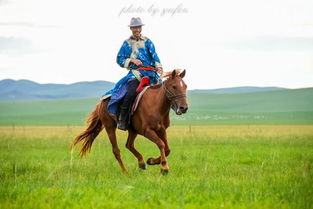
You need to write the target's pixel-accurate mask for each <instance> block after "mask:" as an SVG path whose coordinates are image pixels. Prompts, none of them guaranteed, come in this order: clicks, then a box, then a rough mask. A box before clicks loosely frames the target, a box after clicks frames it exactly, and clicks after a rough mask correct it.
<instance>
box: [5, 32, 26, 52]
mask: <svg viewBox="0 0 313 209" xmlns="http://www.w3.org/2000/svg"><path fill="white" fill-rule="evenodd" d="M31 51H32V47H31V42H30V41H29V40H27V39H22V38H15V37H1V36H0V53H17V54H23V53H28V52H31Z"/></svg>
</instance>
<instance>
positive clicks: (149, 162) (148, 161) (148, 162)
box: [147, 157, 154, 165]
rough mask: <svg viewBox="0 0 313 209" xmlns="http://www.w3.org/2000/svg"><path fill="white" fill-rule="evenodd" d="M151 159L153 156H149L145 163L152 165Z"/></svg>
mask: <svg viewBox="0 0 313 209" xmlns="http://www.w3.org/2000/svg"><path fill="white" fill-rule="evenodd" d="M152 160H153V158H152V157H150V158H149V159H148V160H147V164H148V165H154V164H153V163H152Z"/></svg>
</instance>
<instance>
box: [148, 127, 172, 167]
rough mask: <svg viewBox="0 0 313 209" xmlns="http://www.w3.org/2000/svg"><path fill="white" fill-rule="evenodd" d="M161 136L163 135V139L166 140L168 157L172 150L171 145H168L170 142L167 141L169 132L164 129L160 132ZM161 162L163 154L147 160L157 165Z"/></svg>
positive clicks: (150, 163) (166, 154)
mask: <svg viewBox="0 0 313 209" xmlns="http://www.w3.org/2000/svg"><path fill="white" fill-rule="evenodd" d="M159 135H160V137H161V139H162V141H163V142H164V144H165V148H164V149H165V156H166V157H167V156H168V155H169V154H170V152H171V150H170V147H169V145H168V142H167V134H166V131H165V130H164V131H162V132H161V133H160V134H159ZM160 163H161V156H160V157H158V158H152V157H151V158H149V159H148V160H147V164H148V165H157V164H160Z"/></svg>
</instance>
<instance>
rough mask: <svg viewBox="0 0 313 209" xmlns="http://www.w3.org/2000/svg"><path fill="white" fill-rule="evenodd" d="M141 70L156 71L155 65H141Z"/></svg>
mask: <svg viewBox="0 0 313 209" xmlns="http://www.w3.org/2000/svg"><path fill="white" fill-rule="evenodd" d="M138 69H139V70H146V71H155V68H154V67H139V68H138Z"/></svg>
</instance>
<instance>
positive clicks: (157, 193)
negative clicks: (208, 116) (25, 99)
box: [0, 125, 313, 209]
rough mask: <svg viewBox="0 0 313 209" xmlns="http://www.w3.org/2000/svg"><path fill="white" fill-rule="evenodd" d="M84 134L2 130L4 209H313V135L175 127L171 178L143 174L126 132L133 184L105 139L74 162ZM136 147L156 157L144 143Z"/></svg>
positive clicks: (285, 129)
mask: <svg viewBox="0 0 313 209" xmlns="http://www.w3.org/2000/svg"><path fill="white" fill-rule="evenodd" d="M82 129H83V127H70V126H69V127H0V179H1V181H0V208H6V209H9V208H110V209H114V208H118V209H123V208H138V209H141V208H147V209H150V208H153V209H157V208H162V209H163V208H175V209H176V208H186V209H187V208H188V209H189V208H190V209H193V208H195V209H198V208H312V205H313V170H312V169H313V126H312V125H293V126H290V125H289V126H287V125H280V126H278V125H276V126H261V125H255V126H248V125H237V126H225V125H221V126H190V127H189V126H174V127H171V128H170V129H169V133H168V135H169V143H170V146H171V150H172V152H171V154H170V156H169V157H168V161H169V166H170V172H169V174H168V175H166V176H162V175H161V174H160V167H159V166H149V167H148V169H147V170H145V171H140V170H139V169H138V168H137V161H136V159H135V158H134V157H133V155H132V154H131V153H130V152H129V151H128V150H126V148H125V147H124V144H125V141H126V140H125V139H126V134H125V132H118V138H119V140H118V142H119V146H120V149H121V153H122V158H123V160H124V163H125V165H126V167H127V168H128V171H129V172H128V174H123V173H121V172H120V168H119V166H118V163H117V162H116V160H115V158H114V156H113V154H112V151H111V145H110V144H109V142H108V139H107V137H106V136H105V134H104V133H102V134H101V135H100V136H99V137H98V138H97V140H96V141H95V144H94V146H93V149H92V151H91V153H90V154H89V155H88V156H87V157H86V158H83V159H80V158H79V157H78V156H77V150H76V151H75V153H74V154H73V155H71V154H70V152H69V144H70V142H71V141H72V139H73V137H74V136H75V135H77V134H78V133H79V132H80V131H81V130H82ZM136 147H137V148H138V150H139V151H140V152H141V153H142V154H143V155H144V157H145V159H147V158H148V157H151V156H158V155H159V151H158V149H157V147H156V145H154V144H153V143H152V142H150V141H149V140H146V139H144V138H142V137H138V139H137V140H136ZM71 158H72V160H71Z"/></svg>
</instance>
